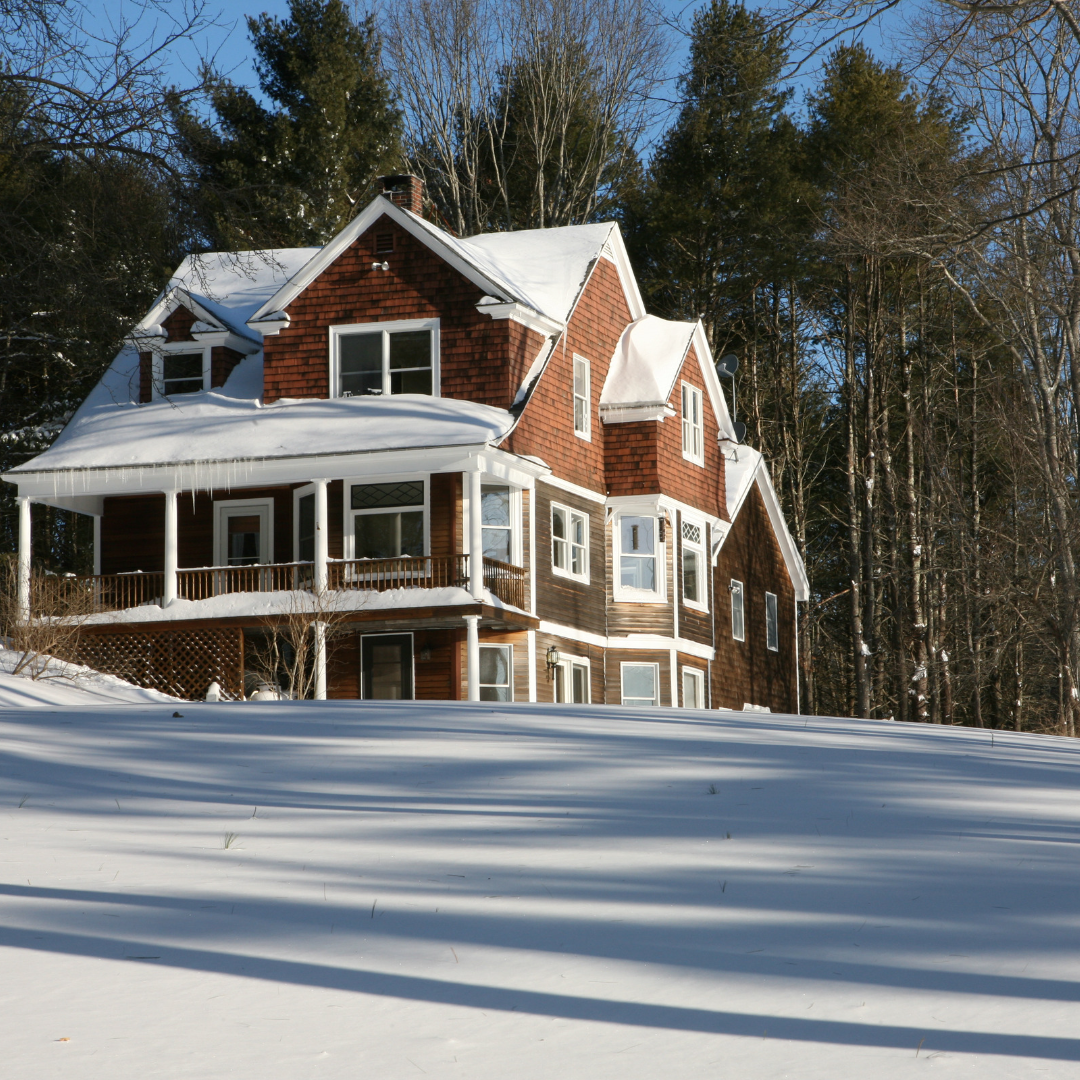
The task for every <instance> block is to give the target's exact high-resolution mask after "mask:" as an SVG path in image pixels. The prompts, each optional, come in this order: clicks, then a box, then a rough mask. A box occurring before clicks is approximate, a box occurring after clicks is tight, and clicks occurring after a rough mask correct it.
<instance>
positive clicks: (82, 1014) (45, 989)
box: [0, 702, 1080, 1080]
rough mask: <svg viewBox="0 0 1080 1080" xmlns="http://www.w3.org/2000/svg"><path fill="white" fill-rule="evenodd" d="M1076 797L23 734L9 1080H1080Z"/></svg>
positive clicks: (776, 722)
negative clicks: (954, 1079) (928, 1079)
mask: <svg viewBox="0 0 1080 1080" xmlns="http://www.w3.org/2000/svg"><path fill="white" fill-rule="evenodd" d="M174 708H179V711H180V712H181V713H183V715H182V716H180V717H174V716H173V712H174ZM1078 780H1080V744H1078V743H1074V742H1069V741H1066V740H1063V739H1052V738H1037V737H1031V736H1026V737H1024V736H1015V735H1001V734H998V735H994V736H993V737H992V736H991V733H990V732H982V731H978V732H977V731H971V730H960V729H940V728H939V729H931V728H926V727H914V726H903V727H902V726H901V725H899V724H891V723H866V722H859V721H840V720H816V719H810V720H804V719H801V718H798V719H797V718H790V717H779V716H763V715H742V714H731V713H721V714H715V713H714V714H704V713H696V714H695V713H685V712H683V713H676V712H672V711H668V710H649V711H645V710H638V711H631V710H621V709H617V708H586V707H582V706H577V707H571V708H566V707H550V706H525V705H519V706H514V707H512V708H508V707H499V706H494V705H483V706H478V705H468V704H464V703H462V704H438V705H427V706H424V705H417V704H413V703H401V704H384V703H370V704H360V703H332V702H331V703H325V704H323V703H318V704H313V703H312V704H306V705H302V706H299V705H290V704H287V703H266V704H234V705H222V706H218V705H200V704H181V705H179V706H174V705H172V704H161V705H156V704H155V705H150V704H142V705H121V706H117V705H109V706H101V705H95V706H93V707H87V706H81V707H71V706H66V707H59V706H45V707H41V708H35V709H4V710H0V973H2V978H0V1074H2V1075H3V1076H5V1077H8V1076H10V1077H13V1078H16V1077H17V1078H20V1080H21V1078H35V1080H39V1078H46V1077H65V1078H72V1077H74V1078H84V1077H85V1078H102V1080H106V1078H107V1080H125V1078H138V1080H145V1078H149V1077H167V1078H172V1077H198V1078H216V1077H221V1078H229V1080H234V1078H236V1080H239V1078H251V1080H278V1078H280V1080H308V1078H315V1077H323V1076H325V1077H348V1078H363V1080H367V1078H370V1080H397V1078H410V1080H411V1078H414V1077H420V1076H429V1077H462V1078H468V1080H488V1078H491V1080H495V1078H498V1080H508V1078H514V1080H518V1078H544V1080H547V1078H552V1077H566V1078H569V1080H578V1078H588V1080H593V1078H608V1077H610V1078H613V1080H615V1078H618V1080H629V1078H643V1080H644V1078H650V1080H651V1078H657V1077H661V1078H663V1077H669V1076H670V1077H672V1078H674V1077H678V1078H680V1080H681V1078H684V1077H689V1078H694V1077H710V1078H715V1077H727V1078H737V1080H742V1078H760V1077H793V1078H799V1080H810V1078H823V1080H825V1078H827V1080H838V1078H844V1080H848V1078H862V1077H867V1078H872V1080H888V1078H891V1077H910V1076H922V1075H937V1076H964V1077H979V1078H983V1077H1027V1076H1038V1077H1071V1078H1075V1077H1076V1076H1077V1075H1080V1065H1078V1062H1080V793H1078Z"/></svg>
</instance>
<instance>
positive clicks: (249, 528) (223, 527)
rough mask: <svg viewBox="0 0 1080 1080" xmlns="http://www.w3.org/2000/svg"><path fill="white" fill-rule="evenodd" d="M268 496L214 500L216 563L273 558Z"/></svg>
mask: <svg viewBox="0 0 1080 1080" xmlns="http://www.w3.org/2000/svg"><path fill="white" fill-rule="evenodd" d="M273 527H274V504H273V502H272V500H270V499H245V500H239V499H237V500H231V501H229V502H219V503H215V504H214V550H215V552H216V557H217V565H218V566H255V565H257V564H258V563H268V562H271V561H272V560H273V549H272V544H271V534H272V532H273Z"/></svg>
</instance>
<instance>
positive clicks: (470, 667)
mask: <svg viewBox="0 0 1080 1080" xmlns="http://www.w3.org/2000/svg"><path fill="white" fill-rule="evenodd" d="M462 618H463V619H464V620H465V621H466V622H467V623H468V624H469V626H468V631H467V636H466V639H465V652H466V657H467V661H468V662H467V664H466V669H467V671H468V676H469V698H468V700H469V701H479V700H480V630H479V624H480V616H479V615H463V616H462Z"/></svg>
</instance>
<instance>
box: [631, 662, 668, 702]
mask: <svg viewBox="0 0 1080 1080" xmlns="http://www.w3.org/2000/svg"><path fill="white" fill-rule="evenodd" d="M622 703H623V704H624V705H659V704H660V668H659V666H658V665H657V664H623V665H622Z"/></svg>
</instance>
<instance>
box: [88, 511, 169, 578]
mask: <svg viewBox="0 0 1080 1080" xmlns="http://www.w3.org/2000/svg"><path fill="white" fill-rule="evenodd" d="M103 511H104V512H103V513H102V516H101V572H102V573H103V574H128V573H131V572H132V571H135V570H142V571H144V572H147V573H150V572H157V571H161V570H164V569H165V496H164V495H158V494H153V495H119V496H116V497H114V498H108V499H105V501H104V507H103Z"/></svg>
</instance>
